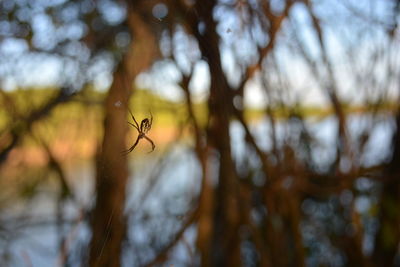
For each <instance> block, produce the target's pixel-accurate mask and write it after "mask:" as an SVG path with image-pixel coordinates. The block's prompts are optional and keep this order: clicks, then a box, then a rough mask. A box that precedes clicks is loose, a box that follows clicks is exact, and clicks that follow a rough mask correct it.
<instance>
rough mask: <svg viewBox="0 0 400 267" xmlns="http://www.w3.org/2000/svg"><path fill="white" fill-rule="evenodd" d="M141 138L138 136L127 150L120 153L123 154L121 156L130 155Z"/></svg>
mask: <svg viewBox="0 0 400 267" xmlns="http://www.w3.org/2000/svg"><path fill="white" fill-rule="evenodd" d="M141 138H142V137H141V136H140V135H139V136H138V137H137V139H136V142H135V143H134V144H133V145H132V146H131V147H130V148H129V149H127V150H124V151H122V154H123V155H127V154H129V153H131V152H132V151H133V150H134V149H135V147H136V146H137V144H138V143H139V140H140V139H141Z"/></svg>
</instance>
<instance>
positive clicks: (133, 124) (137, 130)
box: [127, 121, 140, 133]
mask: <svg viewBox="0 0 400 267" xmlns="http://www.w3.org/2000/svg"><path fill="white" fill-rule="evenodd" d="M127 123H129V124H130V125H132V126H133V127H134V128H135V129H136V130H137V131H138V132H139V133H140V131H139V128H138V127H136V125H134V124H133V123H130V122H129V121H128V122H127Z"/></svg>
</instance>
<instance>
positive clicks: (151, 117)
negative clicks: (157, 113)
mask: <svg viewBox="0 0 400 267" xmlns="http://www.w3.org/2000/svg"><path fill="white" fill-rule="evenodd" d="M149 112H150V124H149V125H150V126H149V130H148V131H150V129H151V126H152V125H153V114H152V113H151V111H150V110H149Z"/></svg>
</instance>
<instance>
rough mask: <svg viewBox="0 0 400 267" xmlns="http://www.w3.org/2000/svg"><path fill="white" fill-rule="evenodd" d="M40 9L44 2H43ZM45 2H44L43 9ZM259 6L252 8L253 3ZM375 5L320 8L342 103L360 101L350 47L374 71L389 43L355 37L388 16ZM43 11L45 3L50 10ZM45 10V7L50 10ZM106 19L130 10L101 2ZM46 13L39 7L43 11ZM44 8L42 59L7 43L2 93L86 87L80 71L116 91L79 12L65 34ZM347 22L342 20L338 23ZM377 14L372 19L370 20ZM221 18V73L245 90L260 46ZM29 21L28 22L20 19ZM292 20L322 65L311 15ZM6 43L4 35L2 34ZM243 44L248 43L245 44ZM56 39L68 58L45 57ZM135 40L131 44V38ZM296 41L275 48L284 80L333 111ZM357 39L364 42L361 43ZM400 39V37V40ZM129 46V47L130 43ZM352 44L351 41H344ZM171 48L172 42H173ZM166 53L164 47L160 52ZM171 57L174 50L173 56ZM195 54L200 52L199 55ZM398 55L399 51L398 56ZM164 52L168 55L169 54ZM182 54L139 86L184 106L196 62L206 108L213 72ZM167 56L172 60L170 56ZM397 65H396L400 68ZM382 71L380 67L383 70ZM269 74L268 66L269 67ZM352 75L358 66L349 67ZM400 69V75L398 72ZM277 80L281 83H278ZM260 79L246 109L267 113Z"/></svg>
mask: <svg viewBox="0 0 400 267" xmlns="http://www.w3.org/2000/svg"><path fill="white" fill-rule="evenodd" d="M39 2H40V1H39ZM42 2H43V1H42ZM250 2H252V1H250ZM370 2H371V3H375V4H374V5H370V6H369V5H362V4H359V2H358V4H357V1H350V0H340V1H331V0H330V1H328V0H324V1H320V2H318V4H316V5H315V6H316V8H315V12H316V13H317V15H320V17H321V18H323V19H322V23H323V25H327V27H326V29H327V30H326V31H325V32H326V34H325V36H324V37H325V40H326V44H327V47H328V53H329V56H330V59H331V60H332V62H333V63H334V67H335V69H334V71H335V75H336V78H337V81H338V87H339V88H340V89H341V91H340V94H341V95H342V97H343V98H345V99H346V98H348V99H352V98H354V97H355V96H357V94H358V90H357V89H355V87H356V86H357V83H356V82H355V81H353V82H351V81H352V80H354V77H352V75H353V74H352V72H351V69H350V70H349V69H348V68H349V66H348V59H347V58H346V53H347V52H348V51H345V48H346V47H345V46H344V45H343V44H347V43H352V42H353V43H354V42H357V41H358V40H361V41H362V42H361V41H360V44H359V45H358V46H359V51H357V53H358V54H357V55H356V54H354V55H353V57H354V58H355V59H356V60H358V62H357V64H359V67H360V68H361V67H362V66H364V65H365V66H367V65H368V64H369V63H368V62H366V61H367V60H368V59H369V58H370V55H369V54H370V53H371V47H372V48H373V47H374V46H375V45H377V44H378V45H380V44H381V43H382V45H385V43H384V42H385V41H384V40H380V39H377V38H376V37H382V38H384V36H383V35H380V32H379V29H372V30H369V31H368V32H365V35H366V36H361V38H360V36H356V34H357V33H359V32H361V33H362V32H363V31H364V29H363V27H364V26H363V25H365V24H366V23H365V20H367V19H371V20H376V21H379V19H380V18H381V17H384V16H387V14H386V13H387V8H385V7H386V6H385V4H383V1H374V0H372V1H370ZM43 3H44V2H43ZM43 3H42V5H44V6H45V4H43ZM99 3H100V6H101V8H100V13H101V15H102V16H103V17H104V19H105V20H106V21H107V22H108V23H110V24H111V25H113V24H118V23H120V22H121V21H122V20H123V18H124V17H125V15H126V12H125V10H124V9H123V8H121V7H120V6H118V5H116V4H115V3H113V2H111V1H100V2H99ZM38 6H40V5H38ZM352 7H357V8H354V10H361V11H363V12H366V13H367V14H370V16H369V17H366V18H364V17H361V16H360V17H359V18H355V19H354V16H352V15H354V14H352V12H353V13H354V11H353V9H352ZM43 10H44V9H43V8H42V9H40V8H37V10H36V11H35V12H34V15H33V16H32V17H31V23H32V28H33V29H34V32H35V34H34V36H33V41H32V42H33V44H34V45H35V46H36V47H38V48H40V49H41V50H42V51H43V52H31V51H30V50H29V49H30V48H29V46H28V44H27V42H26V41H25V40H23V39H19V38H15V37H13V36H7V38H3V39H2V40H1V41H0V55H1V59H0V77H2V79H1V83H2V86H3V88H4V89H5V90H13V89H15V88H17V87H31V86H39V87H40V86H45V87H46V86H54V85H58V84H60V83H64V82H68V80H71V81H73V83H75V85H76V87H79V85H81V84H83V81H79V79H78V80H77V79H76V78H74V77H78V76H79V73H80V71H82V69H81V68H82V67H81V66H87V67H88V75H89V77H91V79H92V80H93V83H94V85H95V87H96V88H98V89H99V90H107V88H109V86H110V85H111V83H112V70H113V64H114V62H113V58H112V55H111V54H110V53H107V52H104V53H100V54H98V55H97V56H95V57H91V55H90V51H89V50H88V48H86V47H85V46H84V45H82V43H80V42H79V40H80V39H81V38H82V37H83V36H84V35H85V33H86V29H85V27H86V26H85V25H83V24H82V23H80V22H79V21H76V20H74V18H75V17H76V16H77V14H75V13H74V9H73V8H72V7H70V8H65V10H63V12H62V14H61V15H60V16H61V18H62V19H63V20H65V21H66V23H65V24H64V25H63V26H62V27H59V28H57V27H55V26H54V25H53V24H52V23H51V19H50V17H49V16H48V15H47V14H46V13H44V12H43ZM167 14H168V9H167V8H166V7H165V6H164V5H160V4H159V5H155V6H154V7H153V15H154V17H155V18H157V19H158V20H159V21H160V22H162V19H163V17H165V16H166V15H167ZM337 14H340V16H337ZM371 14H372V15H371ZM215 15H216V17H222V18H223V19H220V20H219V24H218V29H217V30H218V32H219V34H220V36H221V39H222V45H221V47H220V50H221V60H222V66H223V68H224V70H225V72H226V73H227V77H228V81H229V82H230V83H231V84H233V85H235V84H237V83H238V81H239V79H238V77H240V70H239V65H238V64H237V63H238V61H247V62H248V61H249V60H250V61H251V59H252V58H254V55H256V51H257V50H256V47H255V45H254V43H253V42H250V41H249V38H248V36H247V34H248V33H247V32H245V31H243V26H242V25H241V24H240V23H238V20H237V19H236V18H235V14H234V13H233V12H232V10H231V9H228V8H224V6H223V5H221V6H220V7H218V8H217V9H216V10H215ZM20 16H22V15H20ZM290 16H291V18H292V19H293V20H294V21H296V23H297V25H299V26H298V27H297V28H296V29H297V30H298V31H299V36H300V37H301V38H302V40H303V41H304V43H305V44H306V45H307V47H308V51H309V52H310V55H311V56H312V57H314V58H316V59H318V57H319V56H320V53H319V51H320V50H319V47H318V42H317V39H316V35H315V32H313V31H312V30H311V26H310V25H311V20H310V18H309V17H308V15H307V14H306V12H305V9H304V7H303V6H302V5H295V6H294V7H293V8H292V10H291V13H290ZM348 16H352V17H351V21H350V22H351V24H349V20H346V18H348ZM10 27H12V24H11V23H8V24H7V22H5V21H1V22H0V34H1V33H6V32H7V31H8V30H9V29H10ZM254 33H255V36H256V39H257V41H258V42H259V43H263V42H264V43H265V42H266V40H267V39H266V38H267V37H266V36H265V34H264V33H262V32H260V28H257V27H255V29H254ZM3 35H4V34H3ZM120 37H121V38H119V39H120V43H121V45H125V46H126V45H127V42H126V40H128V39H127V38H122V37H124V36H120ZM238 37H241V38H238ZM54 38H66V39H68V40H69V42H68V46H66V47H65V50H64V52H63V53H64V54H63V55H62V56H60V55H54V54H51V53H46V50H48V51H50V50H51V49H52V48H53V47H54V45H55V42H56V39H54ZM128 38H129V37H128ZM176 38H180V39H179V40H181V41H179V42H177V45H176V47H174V49H177V50H179V49H181V51H187V50H185V49H184V48H185V47H184V45H183V44H185V45H186V47H192V48H193V47H195V45H193V44H192V42H193V40H190V38H187V36H184V34H181V35H179V34H178V35H177V37H176ZM291 38H292V37H291V35H290V22H289V21H286V22H284V24H283V26H282V29H281V32H280V33H279V35H278V39H277V41H276V46H275V47H276V48H275V51H274V57H275V58H276V59H277V65H276V68H277V69H279V71H280V73H283V74H284V79H286V82H287V83H288V86H289V87H290V88H291V90H292V94H291V96H290V97H293V98H294V99H297V98H298V99H300V101H301V102H302V103H305V104H311V105H322V106H323V105H326V104H327V97H326V95H325V93H324V92H323V91H321V90H320V88H318V85H317V84H316V81H315V80H314V78H313V76H314V75H313V73H311V72H310V70H309V69H308V67H307V65H306V64H304V61H303V60H302V58H301V57H299V55H298V54H297V55H296V53H293V48H292V47H291V46H293V44H292V43H291V42H292V39H291ZM357 38H358V39H357ZM397 38H398V37H397ZM124 40H125V41H124ZM344 40H345V41H344ZM170 41H171V40H170ZM180 43H182V45H183V47H182V48H180V47H179V44H180ZM161 49H162V50H163V47H161ZM167 50H168V49H167ZM192 50H193V51H195V49H192ZM393 50H396V49H393ZM164 52H165V51H164ZM175 52H176V55H177V58H178V59H179V60H178V61H179V62H178V65H176V64H175V63H173V62H172V61H171V60H162V61H158V62H156V63H155V64H154V65H153V67H152V68H151V69H150V70H149V71H147V72H146V73H143V74H140V75H139V76H138V77H137V79H136V83H137V85H138V86H139V87H144V88H149V89H151V90H154V91H155V92H157V93H159V94H161V95H162V96H164V97H166V98H169V99H171V100H181V99H182V97H183V95H182V91H181V90H180V89H179V87H178V86H177V83H178V82H179V80H180V78H181V74H180V71H181V70H185V69H186V68H187V66H188V65H190V62H195V63H194V74H193V79H192V81H191V83H190V89H191V91H192V92H193V94H194V96H195V98H196V99H197V100H199V101H201V100H204V99H205V98H206V97H207V92H208V87H209V71H208V66H207V63H206V62H205V61H204V60H202V59H201V58H200V55H199V54H198V52H197V53H196V52H194V53H191V54H190V53H189V55H187V54H182V53H181V52H179V51H178V52H177V51H175ZM165 53H167V52H165ZM390 57H392V59H390V58H389V59H387V61H390V60H391V61H393V62H392V63H391V64H392V65H393V68H396V67H400V66H398V65H399V64H400V63H398V62H400V57H399V53H393V55H390ZM387 61H381V62H378V63H377V64H380V65H381V66H382V67H380V69H381V73H380V74H378V76H379V75H380V77H381V78H380V79H381V80H382V79H386V78H387V77H386V76H385V75H386V74H387V72H389V71H391V70H387V71H385V70H386V69H385V66H386V65H387V64H386V63H387ZM396 62H397V63H396ZM380 65H379V66H380ZM268 66H269V65H268ZM350 67H351V66H350ZM277 69H272V70H271V71H269V70H268V72H269V73H268V74H267V75H268V76H269V77H270V79H271V80H278V79H279V77H278V76H277V74H276V73H278V72H279V71H278V70H277ZM397 69H400V68H397ZM274 75H275V76H276V77H275V76H274ZM260 81H261V74H260V73H259V74H258V75H255V77H254V79H252V80H251V81H249V82H248V83H247V85H246V91H245V99H244V103H245V105H247V106H253V107H264V106H265V104H266V94H265V92H264V90H263V89H262V86H261V82H260ZM391 87H393V88H392V89H391V90H392V93H391V94H396V92H398V91H397V88H396V87H395V86H391Z"/></svg>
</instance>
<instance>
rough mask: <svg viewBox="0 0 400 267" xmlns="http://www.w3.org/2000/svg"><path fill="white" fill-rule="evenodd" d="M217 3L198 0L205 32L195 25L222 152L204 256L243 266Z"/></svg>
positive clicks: (211, 133)
mask: <svg viewBox="0 0 400 267" xmlns="http://www.w3.org/2000/svg"><path fill="white" fill-rule="evenodd" d="M215 4H216V2H215V1H213V0H209V1H201V2H200V1H198V2H197V5H196V7H195V8H196V10H197V11H198V15H199V18H198V19H199V21H203V22H204V24H205V30H204V32H200V31H199V28H198V27H196V28H195V29H193V30H194V33H195V36H196V38H197V40H198V42H199V47H200V50H201V53H202V55H203V57H204V58H205V59H206V60H207V62H208V66H209V68H210V78H211V83H210V97H209V99H208V107H209V112H210V113H209V119H210V120H209V126H208V127H209V128H208V142H209V144H210V146H211V147H213V148H215V149H216V151H217V152H218V154H219V177H218V186H217V188H216V190H215V198H214V199H215V210H214V220H213V221H214V227H213V232H212V234H213V237H212V241H211V242H212V245H211V247H209V248H208V249H209V250H211V253H210V255H211V257H210V261H211V262H206V261H208V259H207V258H204V259H202V265H203V266H210V264H211V265H213V266H240V265H241V262H240V247H239V244H240V242H239V236H238V227H239V219H240V218H239V210H238V198H237V196H238V195H237V193H238V184H237V182H238V180H237V177H236V173H235V164H234V162H233V159H232V155H231V145H230V134H229V120H230V118H231V116H232V107H231V105H232V101H231V98H232V97H231V95H232V94H231V89H230V87H229V85H228V82H227V80H226V77H225V74H224V72H223V70H222V67H221V58H220V53H219V36H218V34H217V32H216V22H215V21H214V19H213V8H214V6H215Z"/></svg>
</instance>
